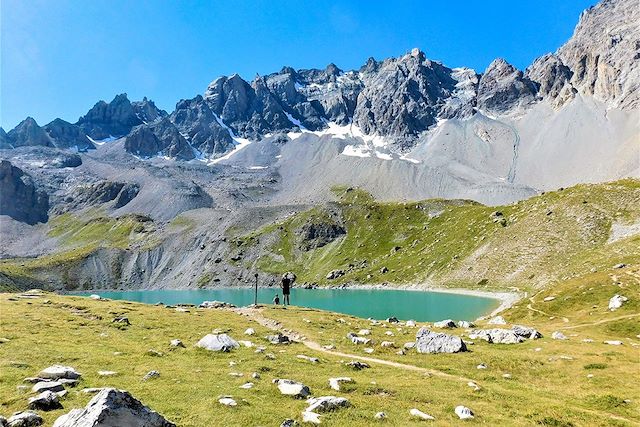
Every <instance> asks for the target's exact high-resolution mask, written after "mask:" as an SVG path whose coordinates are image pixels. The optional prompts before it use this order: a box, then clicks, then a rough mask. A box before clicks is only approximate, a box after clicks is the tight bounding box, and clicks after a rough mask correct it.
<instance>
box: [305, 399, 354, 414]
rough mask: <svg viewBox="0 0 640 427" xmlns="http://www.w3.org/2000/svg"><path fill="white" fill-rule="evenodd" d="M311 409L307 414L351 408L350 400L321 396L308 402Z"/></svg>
mask: <svg viewBox="0 0 640 427" xmlns="http://www.w3.org/2000/svg"><path fill="white" fill-rule="evenodd" d="M307 403H308V404H309V407H308V408H307V409H306V410H305V411H306V412H331V411H335V410H338V409H341V408H348V407H349V406H351V403H350V402H349V400H347V399H346V398H344V397H335V396H320V397H314V398H312V399H309V400H307Z"/></svg>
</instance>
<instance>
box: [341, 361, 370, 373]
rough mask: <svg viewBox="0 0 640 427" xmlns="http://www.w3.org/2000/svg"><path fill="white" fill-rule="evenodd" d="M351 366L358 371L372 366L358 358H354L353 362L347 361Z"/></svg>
mask: <svg viewBox="0 0 640 427" xmlns="http://www.w3.org/2000/svg"><path fill="white" fill-rule="evenodd" d="M346 365H347V366H349V367H350V368H353V369H355V370H356V371H361V370H362V369H366V368H370V366H369V365H368V364H366V363H364V362H360V361H357V360H352V361H351V362H347V363H346Z"/></svg>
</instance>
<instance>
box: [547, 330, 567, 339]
mask: <svg viewBox="0 0 640 427" xmlns="http://www.w3.org/2000/svg"><path fill="white" fill-rule="evenodd" d="M551 338H552V339H554V340H568V339H569V338H567V336H566V335H565V334H563V333H562V332H560V331H555V332H553V333H552V334H551Z"/></svg>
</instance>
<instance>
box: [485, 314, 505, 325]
mask: <svg viewBox="0 0 640 427" xmlns="http://www.w3.org/2000/svg"><path fill="white" fill-rule="evenodd" d="M487 323H488V324H490V325H506V324H507V321H506V320H504V317H502V316H496V317H493V318H491V319H490V320H489V321H488V322H487Z"/></svg>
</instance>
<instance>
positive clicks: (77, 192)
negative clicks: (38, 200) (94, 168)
mask: <svg viewBox="0 0 640 427" xmlns="http://www.w3.org/2000/svg"><path fill="white" fill-rule="evenodd" d="M139 191H140V187H139V186H138V184H134V183H125V182H114V181H99V182H95V183H92V184H86V185H79V186H77V187H76V188H74V189H73V191H72V192H71V193H70V194H68V195H67V196H66V197H65V199H64V202H63V203H61V204H58V205H57V206H56V207H55V208H54V209H53V212H54V213H57V214H61V213H64V212H67V211H69V210H76V209H82V208H86V207H90V206H97V205H101V204H103V203H109V202H113V207H114V208H116V209H117V208H121V207H123V206H125V205H126V204H127V203H129V202H130V201H131V200H133V199H134V198H135V197H136V196H137V195H138V192H139Z"/></svg>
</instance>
